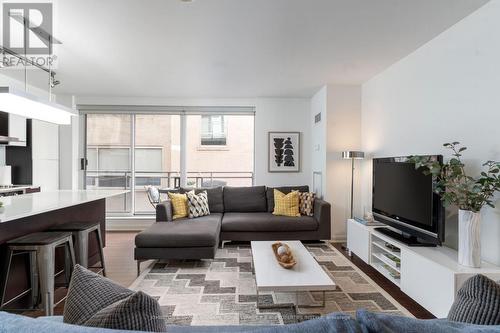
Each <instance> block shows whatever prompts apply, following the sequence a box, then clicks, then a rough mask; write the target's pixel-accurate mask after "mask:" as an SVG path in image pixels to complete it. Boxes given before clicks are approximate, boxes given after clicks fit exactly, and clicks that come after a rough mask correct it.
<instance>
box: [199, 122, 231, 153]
mask: <svg viewBox="0 0 500 333" xmlns="http://www.w3.org/2000/svg"><path fill="white" fill-rule="evenodd" d="M226 138H227V122H226V121H225V119H224V116H221V115H217V116H201V145H202V146H225V145H226Z"/></svg>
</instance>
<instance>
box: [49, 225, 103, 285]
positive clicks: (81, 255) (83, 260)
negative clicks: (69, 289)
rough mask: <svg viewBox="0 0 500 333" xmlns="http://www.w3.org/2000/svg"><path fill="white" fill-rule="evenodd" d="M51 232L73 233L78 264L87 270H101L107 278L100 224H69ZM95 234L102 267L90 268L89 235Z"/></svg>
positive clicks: (52, 229)
mask: <svg viewBox="0 0 500 333" xmlns="http://www.w3.org/2000/svg"><path fill="white" fill-rule="evenodd" d="M48 230H49V231H65V232H71V234H72V235H73V244H74V246H75V253H76V262H77V263H78V264H80V265H81V266H83V267H85V268H100V271H99V272H102V275H103V276H106V265H105V264H104V252H103V245H102V237H101V225H100V223H99V222H92V221H91V222H85V221H82V222H68V223H63V224H59V225H55V226H52V227H50V228H49V229H48ZM93 232H95V234H96V237H97V245H98V247H99V249H98V250H99V257H100V259H101V266H100V267H89V235H90V234H91V233H93Z"/></svg>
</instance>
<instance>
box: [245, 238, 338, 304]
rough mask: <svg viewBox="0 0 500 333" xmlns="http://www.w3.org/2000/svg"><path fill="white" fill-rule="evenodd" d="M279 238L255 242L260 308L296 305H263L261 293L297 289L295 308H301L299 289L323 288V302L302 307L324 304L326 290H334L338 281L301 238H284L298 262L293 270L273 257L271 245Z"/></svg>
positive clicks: (254, 256)
mask: <svg viewBox="0 0 500 333" xmlns="http://www.w3.org/2000/svg"><path fill="white" fill-rule="evenodd" d="M275 242H276V241H253V242H251V246H252V258H253V268H254V271H255V282H256V285H257V288H256V290H257V307H258V308H259V309H262V308H282V307H290V306H293V304H260V303H259V292H265V291H274V292H295V297H296V302H295V308H297V307H299V304H298V292H300V291H321V292H322V293H323V302H322V304H321V305H300V307H324V306H325V291H330V290H335V289H336V285H335V282H333V281H332V279H331V278H330V276H329V275H328V274H327V273H326V272H325V271H324V270H323V268H321V266H320V265H319V264H318V262H317V261H316V259H314V257H313V256H312V255H311V253H309V251H308V250H307V249H306V248H305V247H304V245H303V244H302V243H301V242H300V241H281V242H282V243H286V244H288V246H290V248H291V250H292V253H293V256H294V258H295V260H296V261H297V264H296V265H295V266H294V267H293V268H291V269H285V268H283V267H281V266H280V265H279V264H278V262H277V260H276V257H275V256H274V253H273V250H272V247H271V245H272V244H273V243H275Z"/></svg>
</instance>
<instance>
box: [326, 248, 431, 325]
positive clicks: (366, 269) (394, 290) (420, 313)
mask: <svg viewBox="0 0 500 333" xmlns="http://www.w3.org/2000/svg"><path fill="white" fill-rule="evenodd" d="M333 246H334V247H335V248H336V249H337V250H339V251H340V252H341V253H342V254H343V255H344V256H345V257H346V258H347V259H349V260H350V261H351V262H352V263H354V265H356V266H357V267H358V268H359V269H361V270H362V271H363V273H365V274H366V275H368V276H369V277H370V278H371V279H372V280H373V281H375V283H377V284H378V285H379V286H380V287H381V288H382V289H384V290H385V291H386V292H387V293H388V294H389V295H391V296H392V297H393V298H394V299H395V300H396V301H398V302H399V304H401V305H402V306H404V307H405V308H406V309H408V311H410V313H411V314H412V315H414V316H415V317H417V318H419V319H433V318H436V317H434V316H433V315H432V313H430V312H429V311H427V310H426V309H424V308H423V307H422V306H420V305H419V304H418V303H417V302H415V301H414V300H413V299H411V298H410V297H409V296H408V295H406V294H405V293H403V292H402V291H401V289H399V288H398V286H396V285H395V284H394V283H392V282H391V281H390V280H388V279H387V278H386V277H385V276H383V275H382V274H380V273H379V272H378V271H377V270H375V269H374V268H373V267H372V266H370V265H368V264H367V263H365V262H364V261H363V260H361V259H360V258H358V257H357V256H356V255H354V254H353V255H352V256H349V254H348V253H347V252H346V251H345V250H343V249H342V244H341V243H333Z"/></svg>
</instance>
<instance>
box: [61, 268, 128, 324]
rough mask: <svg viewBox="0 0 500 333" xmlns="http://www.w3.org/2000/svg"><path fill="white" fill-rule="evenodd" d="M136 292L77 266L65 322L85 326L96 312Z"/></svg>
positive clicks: (73, 275) (67, 302)
mask: <svg viewBox="0 0 500 333" xmlns="http://www.w3.org/2000/svg"><path fill="white" fill-rule="evenodd" d="M133 293H134V292H133V291H132V290H129V289H127V288H124V287H122V286H120V285H118V284H116V283H114V282H113V281H111V280H109V279H106V278H105V277H102V276H101V275H98V274H96V273H94V272H91V271H89V270H87V269H85V268H83V267H82V266H80V265H75V267H74V269H73V274H72V275H71V282H70V284H69V288H68V295H67V298H66V302H65V305H64V322H65V323H68V324H74V325H83V324H84V323H85V322H86V321H87V320H89V319H90V318H91V317H92V316H93V315H94V314H95V313H96V312H98V311H99V310H102V309H104V308H105V307H107V306H109V305H111V304H113V303H114V302H117V301H119V300H122V299H124V298H126V297H128V296H130V295H132V294H133Z"/></svg>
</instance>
